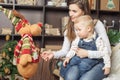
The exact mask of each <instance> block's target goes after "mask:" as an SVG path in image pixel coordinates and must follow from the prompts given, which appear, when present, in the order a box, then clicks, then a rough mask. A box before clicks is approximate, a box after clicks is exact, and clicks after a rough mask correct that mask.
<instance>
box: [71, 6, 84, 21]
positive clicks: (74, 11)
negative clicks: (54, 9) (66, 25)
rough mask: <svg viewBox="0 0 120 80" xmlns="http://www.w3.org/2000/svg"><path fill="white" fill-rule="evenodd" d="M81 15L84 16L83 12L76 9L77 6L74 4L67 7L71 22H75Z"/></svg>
mask: <svg viewBox="0 0 120 80" xmlns="http://www.w3.org/2000/svg"><path fill="white" fill-rule="evenodd" d="M81 15H84V12H83V11H82V10H81V9H80V8H79V7H78V5H76V4H70V5H69V16H70V18H71V20H72V22H75V20H76V19H77V18H78V17H80V16H81Z"/></svg>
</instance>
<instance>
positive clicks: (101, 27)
mask: <svg viewBox="0 0 120 80" xmlns="http://www.w3.org/2000/svg"><path fill="white" fill-rule="evenodd" d="M95 31H96V32H97V33H98V35H99V36H101V37H102V39H103V41H104V43H105V44H106V46H107V49H108V52H109V54H110V55H111V52H112V51H111V45H110V42H109V39H108V36H107V33H106V30H105V26H104V25H103V23H102V22H101V21H100V20H98V21H97V23H96V26H95Z"/></svg>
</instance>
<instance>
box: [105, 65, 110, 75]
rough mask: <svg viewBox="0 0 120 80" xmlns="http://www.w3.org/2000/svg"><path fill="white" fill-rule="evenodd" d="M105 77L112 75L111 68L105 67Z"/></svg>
mask: <svg viewBox="0 0 120 80" xmlns="http://www.w3.org/2000/svg"><path fill="white" fill-rule="evenodd" d="M103 70H104V75H108V74H109V73H110V68H109V67H104V68H103Z"/></svg>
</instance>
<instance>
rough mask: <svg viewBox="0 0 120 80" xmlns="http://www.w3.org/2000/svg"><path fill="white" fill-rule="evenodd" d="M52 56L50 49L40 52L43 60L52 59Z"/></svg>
mask: <svg viewBox="0 0 120 80" xmlns="http://www.w3.org/2000/svg"><path fill="white" fill-rule="evenodd" d="M53 56H54V55H53V53H52V51H50V50H48V51H44V52H42V54H41V57H42V58H43V59H44V60H45V61H48V60H50V59H52V58H53Z"/></svg>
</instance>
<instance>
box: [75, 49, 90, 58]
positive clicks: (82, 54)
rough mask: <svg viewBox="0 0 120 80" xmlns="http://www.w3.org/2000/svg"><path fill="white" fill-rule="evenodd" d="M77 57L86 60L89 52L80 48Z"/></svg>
mask: <svg viewBox="0 0 120 80" xmlns="http://www.w3.org/2000/svg"><path fill="white" fill-rule="evenodd" d="M76 55H77V56H79V57H80V58H85V57H88V51H87V50H85V49H81V48H78V49H77V50H76Z"/></svg>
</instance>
